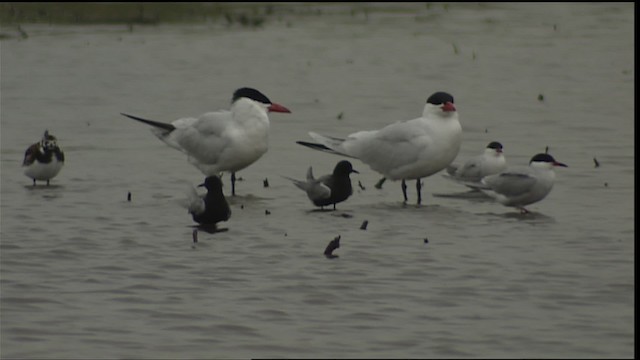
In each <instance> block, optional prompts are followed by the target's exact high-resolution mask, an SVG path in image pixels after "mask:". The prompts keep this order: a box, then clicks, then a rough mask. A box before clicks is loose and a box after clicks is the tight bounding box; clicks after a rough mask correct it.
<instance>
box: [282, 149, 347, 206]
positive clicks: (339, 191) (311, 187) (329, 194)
mask: <svg viewBox="0 0 640 360" xmlns="http://www.w3.org/2000/svg"><path fill="white" fill-rule="evenodd" d="M351 173H356V174H358V171H356V170H354V169H353V166H352V165H351V163H350V162H348V161H347V160H342V161H340V162H338V164H336V167H335V168H334V169H333V173H332V174H327V175H323V176H321V177H319V178H317V179H315V178H314V177H313V171H312V169H311V167H309V170H307V181H300V180H296V179H292V178H287V179H289V180H291V181H293V183H294V184H295V185H296V186H297V187H298V188H300V189H302V190H304V191H306V193H307V196H308V197H309V200H311V202H312V203H313V204H314V205H315V206H320V207H321V208H324V207H325V206H328V205H333V210H335V209H336V204H337V203H339V202H342V201H345V200H347V198H349V196H351V194H353V188H352V187H351V178H350V177H349V175H350V174H351Z"/></svg>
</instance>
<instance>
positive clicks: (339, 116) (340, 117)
mask: <svg viewBox="0 0 640 360" xmlns="http://www.w3.org/2000/svg"><path fill="white" fill-rule="evenodd" d="M343 116H344V111H343V112H341V113H340V114H338V116H337V117H336V118H337V119H338V120H342V117H343Z"/></svg>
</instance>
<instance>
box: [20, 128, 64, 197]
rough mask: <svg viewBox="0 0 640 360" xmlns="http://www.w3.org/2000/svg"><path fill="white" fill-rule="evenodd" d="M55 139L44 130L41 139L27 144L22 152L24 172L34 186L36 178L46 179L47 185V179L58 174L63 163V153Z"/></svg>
mask: <svg viewBox="0 0 640 360" xmlns="http://www.w3.org/2000/svg"><path fill="white" fill-rule="evenodd" d="M56 140H57V139H56V137H55V136H53V135H51V134H49V131H48V130H45V132H44V136H43V137H42V140H40V141H39V142H37V143H35V144H33V145H31V146H29V148H28V149H27V151H26V152H25V153H24V160H23V161H22V166H23V167H25V169H24V174H25V175H27V176H28V177H30V178H31V179H33V185H34V186H35V185H36V180H40V181H46V182H47V185H49V180H51V179H53V178H54V177H55V176H56V175H58V173H59V172H60V170H61V169H62V166H63V165H64V153H63V152H62V149H60V147H59V146H58V143H57V141H56Z"/></svg>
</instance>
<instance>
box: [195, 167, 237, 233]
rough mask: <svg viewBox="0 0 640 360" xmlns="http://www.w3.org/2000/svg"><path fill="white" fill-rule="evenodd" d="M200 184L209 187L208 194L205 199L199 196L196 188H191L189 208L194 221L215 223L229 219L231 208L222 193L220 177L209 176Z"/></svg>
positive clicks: (206, 223) (208, 223) (204, 223)
mask: <svg viewBox="0 0 640 360" xmlns="http://www.w3.org/2000/svg"><path fill="white" fill-rule="evenodd" d="M198 186H204V187H205V188H206V189H207V195H206V196H205V197H204V199H203V198H201V197H200V196H198V194H197V193H196V191H195V189H193V188H191V190H192V192H191V194H190V196H189V204H188V209H189V213H190V214H191V216H192V217H193V221H195V222H197V223H199V224H202V225H215V224H216V223H218V222H220V221H227V220H229V218H230V217H231V209H229V204H228V203H227V199H225V197H224V194H223V193H222V181H220V178H219V177H217V176H209V177H207V178H206V179H205V180H204V183H203V184H200V185H198Z"/></svg>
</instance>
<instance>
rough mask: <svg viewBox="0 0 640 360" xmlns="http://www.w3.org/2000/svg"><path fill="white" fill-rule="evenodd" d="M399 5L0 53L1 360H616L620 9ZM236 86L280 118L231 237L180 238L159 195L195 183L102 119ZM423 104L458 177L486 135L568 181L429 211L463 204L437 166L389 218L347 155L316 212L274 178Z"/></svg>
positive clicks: (627, 314) (99, 31) (622, 186)
mask: <svg viewBox="0 0 640 360" xmlns="http://www.w3.org/2000/svg"><path fill="white" fill-rule="evenodd" d="M398 7H399V8H400V9H399V10H398V11H385V12H370V13H368V14H366V15H365V14H364V13H355V14H351V13H350V11H349V9H350V7H349V6H348V5H333V6H327V8H326V9H325V10H324V11H323V12H322V15H314V14H313V13H312V14H309V15H305V16H302V15H300V16H296V15H288V16H287V15H285V16H282V17H281V18H280V19H279V20H277V19H276V20H273V21H270V22H268V23H267V24H265V26H264V27H263V28H259V29H244V28H239V27H226V26H223V25H220V24H217V23H211V24H199V25H171V26H169V25H165V26H163V25H160V26H134V27H133V29H132V31H130V29H128V28H127V27H126V26H119V25H113V26H48V25H23V29H24V30H25V31H26V32H28V34H29V38H28V39H20V38H19V37H14V38H10V39H6V40H2V42H1V43H0V52H1V58H0V59H1V63H0V65H1V68H0V70H1V73H0V75H1V120H2V126H1V140H2V143H1V155H2V162H1V223H0V224H1V233H0V234H1V238H2V241H1V243H0V250H1V258H0V259H1V264H0V265H1V268H0V269H1V289H0V290H1V293H0V299H1V309H0V310H1V312H0V316H1V332H0V335H1V336H0V340H1V343H0V351H1V356H2V358H7V359H8V358H12V359H14V358H83V359H84V358H248V357H297V358H305V357H339V358H348V357H352V358H353V357H359V358H389V357H394V358H397V357H420V358H485V357H490V358H511V357H518V358H522V357H527V358H529V357H537V358H619V357H624V358H630V357H633V354H634V345H635V343H634V326H633V324H634V321H633V316H634V290H635V287H634V275H633V271H634V250H635V248H634V225H633V220H634V211H635V208H634V202H633V197H634V185H633V184H634V160H635V159H634V152H633V149H634V138H633V131H634V95H633V93H634V76H635V74H634V36H633V28H634V18H633V4H632V3H625V4H617V3H602V4H593V3H589V4H579V3H573V4H556V3H540V4H524V3H521V4H509V3H505V4H475V5H471V4H450V5H449V6H442V5H431V6H426V5H425V4H418V3H413V4H405V5H402V6H400V5H399V6H398ZM2 30H3V31H5V32H11V31H13V30H12V29H11V28H7V27H4V28H2ZM242 86H251V87H255V88H257V89H260V90H261V91H263V92H264V93H265V94H266V95H267V96H269V98H270V99H271V100H273V101H275V102H278V103H281V104H283V105H285V106H287V107H288V108H290V109H291V110H292V114H272V115H271V133H270V134H271V135H270V136H271V137H270V149H269V152H268V153H267V154H266V155H265V156H264V157H262V158H261V159H260V160H259V161H258V162H256V163H255V164H253V165H252V166H250V167H249V168H247V169H245V170H243V171H241V172H239V173H238V176H240V177H242V179H243V180H242V181H240V182H238V186H237V193H238V196H236V197H233V198H231V197H230V196H229V201H230V203H231V208H232V211H233V214H232V217H231V219H230V220H229V221H228V222H226V223H223V224H222V227H224V228H227V229H228V231H226V232H219V233H215V234H208V233H205V232H200V234H199V242H198V243H197V244H193V242H192V237H191V233H192V229H193V228H192V226H193V222H192V221H191V218H190V216H189V215H188V214H187V213H186V210H185V209H184V208H181V207H180V205H179V201H180V199H182V198H183V197H184V196H185V189H186V187H187V186H188V185H189V184H191V185H195V184H198V183H200V182H202V180H203V176H202V175H201V174H200V173H199V172H198V170H197V169H196V168H194V167H193V166H191V165H190V164H189V163H188V162H187V161H186V159H185V156H184V155H183V154H181V153H180V152H178V151H176V150H174V149H171V148H169V147H168V146H166V145H164V144H163V143H162V142H160V141H159V140H158V139H156V138H155V137H154V136H153V135H152V134H151V133H150V131H149V130H148V129H147V128H146V127H145V126H144V125H142V124H139V123H135V122H133V121H131V120H129V119H126V118H124V117H122V116H120V115H119V113H120V112H127V113H130V114H135V115H139V116H143V117H147V118H151V119H156V120H159V121H167V122H168V121H172V120H174V119H177V118H179V117H183V116H196V115H199V114H201V113H204V112H206V111H211V110H216V109H221V108H227V107H228V106H229V102H230V97H231V93H232V92H233V91H234V90H235V89H237V88H239V87H242ZM438 90H444V91H447V92H450V93H451V94H453V96H454V97H455V101H456V107H457V109H458V112H459V115H460V122H461V123H462V126H463V144H462V148H461V151H460V154H459V157H458V159H457V160H456V162H462V161H464V160H465V159H467V158H469V157H471V156H473V155H476V154H478V153H479V152H480V151H481V150H482V149H483V148H484V146H486V144H487V143H488V142H490V141H494V140H497V141H500V142H502V144H503V145H504V146H505V154H506V157H507V161H508V162H509V163H510V164H512V165H516V164H526V163H527V162H528V160H529V159H530V158H531V156H533V155H534V154H536V153H539V152H543V151H544V149H545V147H546V146H548V147H549V152H550V153H551V154H552V155H553V156H554V157H555V158H556V159H557V160H559V161H562V162H565V163H566V164H568V165H569V167H568V168H566V169H565V168H562V169H559V170H557V171H556V174H557V182H556V185H555V187H554V189H553V191H552V192H551V194H550V195H549V196H548V197H547V198H546V199H544V200H543V201H541V202H539V203H536V204H533V205H530V206H529V207H528V208H529V210H531V211H532V213H531V214H528V215H526V216H523V215H520V214H519V213H518V212H517V211H516V210H514V209H512V208H507V207H504V206H502V205H500V204H497V203H494V202H492V201H487V200H483V199H469V198H464V197H458V196H441V195H451V194H459V193H461V192H464V191H465V189H464V188H461V187H460V186H459V185H457V184H455V183H452V182H449V181H447V180H446V179H444V178H443V177H442V176H441V175H440V174H436V175H434V176H432V177H430V178H427V179H424V183H425V184H424V189H423V197H424V200H423V205H422V206H416V205H415V200H416V197H415V190H414V182H411V183H410V187H409V202H408V204H407V205H403V204H402V201H401V200H402V195H401V191H400V185H399V183H398V182H387V183H386V184H385V185H384V186H383V188H382V189H381V190H376V189H375V188H374V187H373V185H374V183H375V182H376V181H377V180H378V179H379V178H380V175H379V174H376V173H375V172H373V171H372V170H370V169H369V168H368V167H367V166H366V165H364V164H362V163H360V162H359V161H357V160H356V161H354V162H353V163H354V167H355V168H356V169H358V170H359V171H360V174H359V175H358V174H354V176H352V180H353V183H354V186H355V185H356V184H357V183H358V182H360V183H361V184H362V185H363V186H364V187H365V189H364V190H362V189H360V188H359V187H357V186H356V188H357V189H358V190H357V191H356V192H355V193H354V195H353V196H352V197H351V198H350V199H348V200H347V201H346V202H344V203H341V204H339V205H338V210H337V211H335V212H333V211H325V212H319V211H313V210H314V207H313V206H312V204H311V203H310V202H309V201H308V199H307V198H306V195H305V194H304V193H303V192H301V191H299V190H298V189H297V188H295V187H294V186H293V185H292V184H291V183H290V182H289V181H288V180H286V179H284V178H282V177H281V176H289V177H295V178H301V179H302V178H304V176H305V173H306V170H307V168H308V167H309V166H313V169H314V172H315V174H318V175H320V174H325V173H328V172H330V171H331V170H332V169H333V166H334V165H335V163H336V162H337V161H339V160H340V158H339V157H337V156H332V155H328V154H323V153H319V152H315V151H312V150H309V149H306V148H303V147H301V146H299V145H297V144H295V141H296V140H310V138H309V137H308V135H307V132H308V131H310V130H313V131H317V132H320V133H326V134H329V135H334V136H343V135H346V134H349V133H351V132H354V131H357V130H362V129H376V128H380V127H382V126H384V125H386V124H388V123H391V122H394V121H396V120H403V119H411V118H414V117H416V116H418V115H419V114H420V113H421V111H422V108H423V105H424V102H425V100H426V98H427V97H428V96H429V95H430V94H431V93H433V92H434V91H438ZM539 95H542V96H543V99H542V101H540V100H538V97H539ZM340 114H342V116H339V115H340ZM45 129H48V130H49V131H50V132H51V133H52V134H54V135H56V136H57V137H58V140H59V144H60V146H61V147H62V148H63V150H64V151H65V154H66V158H67V160H66V164H65V167H64V168H63V169H62V171H61V173H60V174H59V175H58V177H56V178H55V179H54V180H53V181H52V182H51V186H50V187H45V186H40V185H38V186H37V187H35V188H34V187H32V186H31V180H30V179H29V178H27V177H26V176H24V175H23V173H22V169H21V162H22V157H23V154H24V151H25V149H26V148H27V146H28V145H29V144H31V143H33V142H34V141H37V140H38V139H39V138H40V137H41V136H42V133H43V131H44V130H45ZM594 157H596V158H597V160H598V161H599V163H600V167H598V168H595V167H594V161H593V158H594ZM265 179H268V181H269V184H270V186H269V187H264V186H263V181H264V180H265ZM223 181H224V182H225V193H227V194H229V193H230V186H229V183H228V175H227V176H225V177H223ZM128 192H131V194H132V201H131V202H128V201H127V199H126V197H127V193H128ZM267 210H268V211H269V212H270V214H268V215H267V213H266V211H267ZM365 220H367V221H368V222H369V225H368V228H367V229H366V230H360V225H361V224H362V222H363V221H365ZM338 235H340V236H341V247H340V248H339V249H338V250H337V251H336V252H335V253H336V254H338V255H339V258H336V259H331V260H330V259H327V258H325V257H324V256H323V255H322V253H323V250H324V248H325V246H326V245H327V243H328V242H329V241H330V240H332V239H333V238H334V237H336V236H338ZM424 239H428V243H425V241H424Z"/></svg>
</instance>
